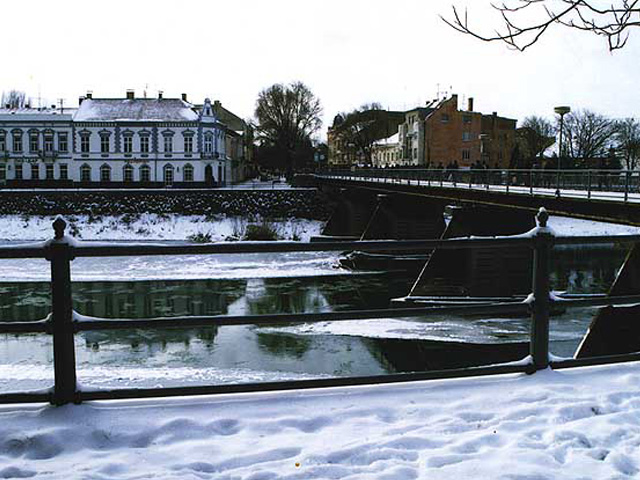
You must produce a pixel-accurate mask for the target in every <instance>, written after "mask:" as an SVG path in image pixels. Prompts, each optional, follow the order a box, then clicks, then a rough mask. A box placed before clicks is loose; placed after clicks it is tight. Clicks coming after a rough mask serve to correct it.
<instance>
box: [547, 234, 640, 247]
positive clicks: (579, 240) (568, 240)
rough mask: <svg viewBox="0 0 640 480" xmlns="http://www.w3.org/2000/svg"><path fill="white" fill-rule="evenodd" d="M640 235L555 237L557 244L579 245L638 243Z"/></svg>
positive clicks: (554, 241) (554, 240)
mask: <svg viewBox="0 0 640 480" xmlns="http://www.w3.org/2000/svg"><path fill="white" fill-rule="evenodd" d="M638 242H640V235H597V236H587V235H579V236H575V237H553V243H554V244H555V245H578V244H589V245H598V244H608V243H638Z"/></svg>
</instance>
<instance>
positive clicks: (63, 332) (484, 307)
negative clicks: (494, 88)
mask: <svg viewBox="0 0 640 480" xmlns="http://www.w3.org/2000/svg"><path fill="white" fill-rule="evenodd" d="M537 218H538V225H539V226H538V227H537V228H535V229H533V230H532V231H530V232H528V233H526V234H523V235H516V236H510V237H487V238H457V239H438V240H411V241H384V240H382V241H355V242H339V243H332V242H327V243H300V242H239V243H228V242H226V243H212V244H198V245H191V244H187V245H166V244H143V243H128V244H121V243H117V244H112V243H94V244H85V243H79V242H76V241H74V240H73V239H71V238H69V237H67V236H66V235H65V228H66V222H65V221H64V220H63V219H62V218H60V217H58V218H57V219H56V220H55V222H54V223H53V227H54V230H55V237H54V238H53V239H52V240H49V241H47V242H39V243H32V244H22V245H9V246H0V259H7V258H14V259H15V258H18V259H26V258H45V259H47V260H48V261H49V262H50V267H51V314H50V315H49V316H48V317H47V318H46V319H44V320H39V321H30V322H29V321H27V322H0V333H12V334H19V333H47V334H51V335H52V337H53V369H54V385H53V387H52V388H51V389H50V390H47V391H35V392H34V391H32V392H12V393H3V394H0V403H24V402H47V401H49V402H51V403H53V404H56V405H62V404H66V403H70V402H75V403H79V402H82V401H84V400H95V399H118V398H141V397H159V396H179V395H202V394H216V393H230V392H250V391H266V390H285V389H301V388H319V387H330V386H345V385H361V384H375V383H392V382H405V381H414V380H428V379H435V378H458V377H466V376H479V375H492V374H500V373H514V372H527V373H533V372H535V371H536V370H540V369H544V368H547V367H549V366H551V367H553V368H566V367H572V366H580V365H590V364H603V363H611V362H621V361H630V360H639V359H640V353H633V354H625V355H614V356H606V357H593V358H586V359H566V360H560V361H551V360H550V357H549V311H550V307H551V304H552V303H553V302H554V301H559V300H557V299H555V297H553V295H551V292H550V287H549V281H550V280H549V278H550V274H549V253H550V250H551V248H552V247H553V246H554V245H570V244H609V243H639V242H640V235H624V236H598V237H585V236H581V237H556V236H554V235H553V233H552V231H551V230H550V229H548V228H547V226H546V222H547V218H548V215H547V213H546V211H545V210H544V209H540V212H539V213H538V216H537ZM494 247H505V248H511V247H530V248H532V249H533V252H534V256H533V257H534V260H533V262H534V265H533V267H534V268H533V278H532V294H531V295H530V296H529V297H528V298H527V300H526V301H524V302H517V303H513V302H497V303H491V302H486V303H482V304H474V305H468V306H447V307H411V308H388V309H381V310H351V311H340V312H327V313H302V314H273V315H246V316H229V315H217V316H181V317H159V318H147V319H107V318H94V317H85V316H83V315H80V314H78V313H76V312H75V311H74V310H73V297H72V289H71V263H72V261H73V259H75V258H78V257H118V256H130V255H186V254H243V253H260V252H310V251H344V250H367V251H382V250H388V249H393V250H394V251H399V250H405V251H412V250H416V249H425V248H428V249H435V248H442V249H461V248H462V249H467V248H494ZM561 302H562V305H563V306H565V307H567V308H574V307H585V306H610V305H622V304H631V303H640V295H631V296H624V297H611V296H601V297H590V298H581V299H570V300H561ZM527 313H529V314H530V315H531V331H530V348H529V350H530V357H528V359H527V360H526V361H521V362H515V363H507V364H498V365H487V366H481V367H469V368H458V369H448V370H437V371H426V372H414V373H399V374H389V375H376V376H365V377H338V378H320V379H313V380H295V381H280V382H261V383H237V384H232V385H202V386H183V387H173V388H163V387H159V388H126V389H103V390H95V389H92V390H83V389H80V388H79V387H78V383H77V371H76V361H75V346H74V338H75V335H76V334H78V333H79V332H84V331H91V330H114V329H166V328H192V327H201V326H221V325H241V324H251V325H270V324H284V323H300V322H302V323H313V322H326V321H354V320H361V319H381V320H382V319H386V318H389V317H410V318H415V319H419V318H424V317H427V316H429V315H431V314H437V315H443V314H445V315H446V314H450V315H457V314H470V315H481V314H527Z"/></svg>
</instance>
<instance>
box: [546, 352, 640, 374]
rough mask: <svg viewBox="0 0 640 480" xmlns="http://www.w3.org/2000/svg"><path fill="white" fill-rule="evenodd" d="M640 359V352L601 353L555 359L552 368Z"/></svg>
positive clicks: (589, 365)
mask: <svg viewBox="0 0 640 480" xmlns="http://www.w3.org/2000/svg"><path fill="white" fill-rule="evenodd" d="M635 361H640V352H633V353H621V354H618V355H601V356H597V357H583V358H567V359H564V360H553V361H551V362H550V365H551V368H553V369H556V370H559V369H562V368H575V367H591V366H596V365H608V364H611V363H623V362H635Z"/></svg>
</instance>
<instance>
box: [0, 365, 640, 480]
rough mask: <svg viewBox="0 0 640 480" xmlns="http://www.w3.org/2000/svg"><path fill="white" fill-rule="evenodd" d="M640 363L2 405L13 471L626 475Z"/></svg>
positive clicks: (40, 474) (1, 456)
mask: <svg viewBox="0 0 640 480" xmlns="http://www.w3.org/2000/svg"><path fill="white" fill-rule="evenodd" d="M639 390H640V365H638V364H637V363H634V364H626V365H618V366H605V367H591V368H581V369H574V370H571V371H569V370H563V371H550V370H547V371H543V372H539V373H537V374H535V375H532V376H527V375H524V374H514V375H502V376H497V377H491V378H488V377H484V378H479V379H461V380H441V381H431V382H419V383H413V384H411V383H407V384H398V385H387V386H371V387H351V388H334V389H328V390H313V391H306V392H302V391H300V392H288V393H262V394H237V395H226V396H220V397H201V398H195V399H187V398H176V399H167V400H139V401H120V402H90V403H86V404H83V405H79V406H78V405H68V406H65V407H60V408H55V407H50V406H26V405H20V406H4V407H0V478H38V479H65V480H66V479H69V478H74V479H75V478H82V479H158V480H160V479H183V480H191V479H194V480H195V479H216V480H222V479H228V480H230V479H247V480H249V479H251V480H258V479H263V480H267V479H300V480H306V479H397V480H406V479H429V480H431V479H509V480H514V479H520V480H524V479H529V480H533V479H623V478H637V477H638V475H639V473H640V397H639V396H638V391H639Z"/></svg>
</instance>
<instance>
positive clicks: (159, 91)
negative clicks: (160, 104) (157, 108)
mask: <svg viewBox="0 0 640 480" xmlns="http://www.w3.org/2000/svg"><path fill="white" fill-rule="evenodd" d="M162 93H163V92H162V90H158V100H162Z"/></svg>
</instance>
